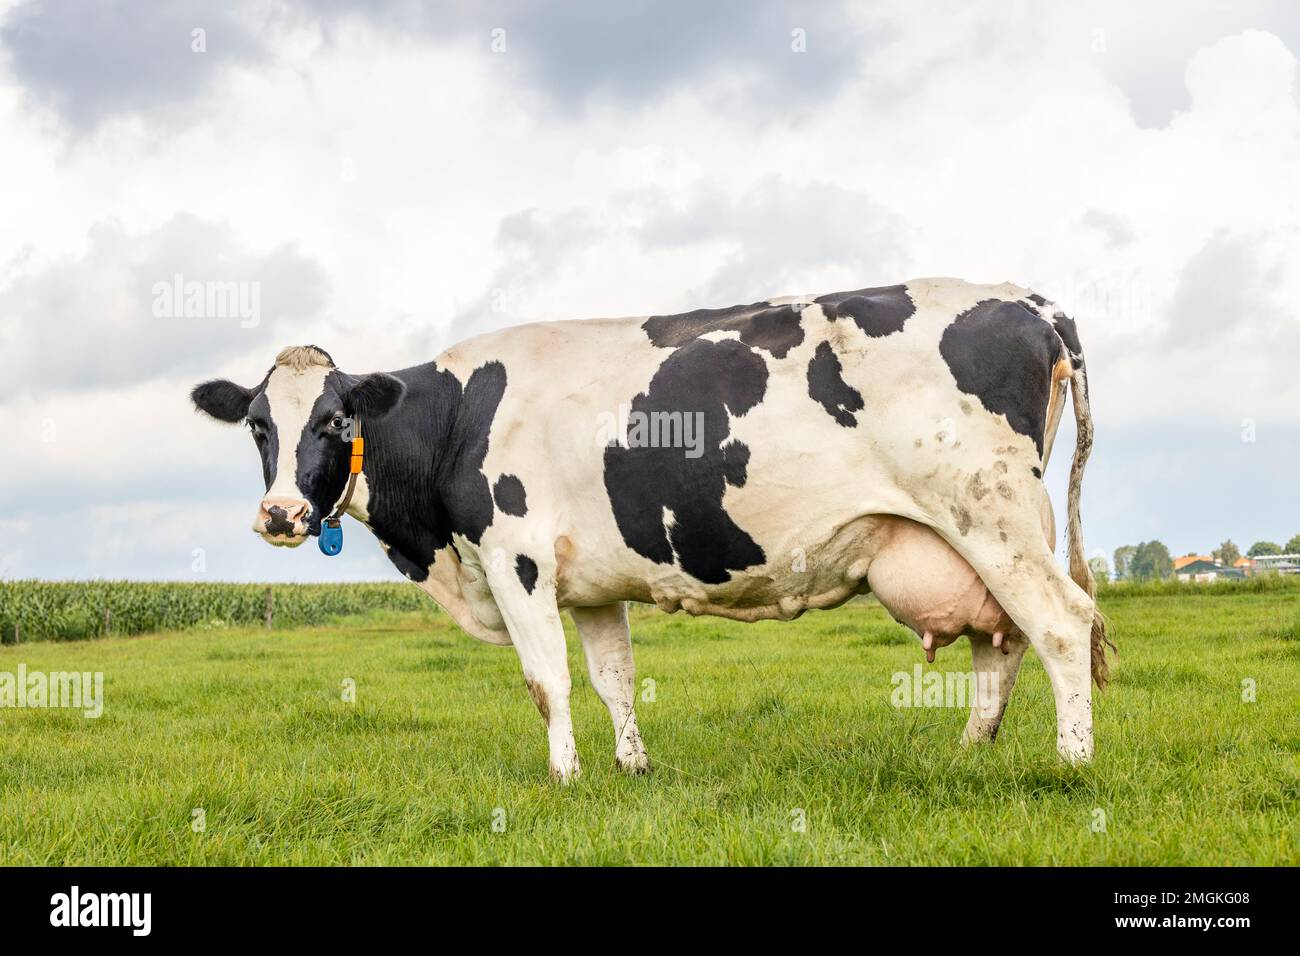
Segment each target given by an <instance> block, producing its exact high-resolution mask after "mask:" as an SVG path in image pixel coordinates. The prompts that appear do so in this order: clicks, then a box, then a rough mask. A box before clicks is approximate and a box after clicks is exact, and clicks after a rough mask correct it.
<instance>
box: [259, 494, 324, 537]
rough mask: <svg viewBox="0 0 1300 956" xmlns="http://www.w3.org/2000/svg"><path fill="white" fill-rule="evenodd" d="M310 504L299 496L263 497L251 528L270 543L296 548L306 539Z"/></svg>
mask: <svg viewBox="0 0 1300 956" xmlns="http://www.w3.org/2000/svg"><path fill="white" fill-rule="evenodd" d="M310 518H311V504H310V503H309V502H306V501H303V500H302V499H301V498H263V499H262V505H261V507H260V508H258V510H257V518H256V519H254V521H253V530H254V531H255V532H257V533H258V534H260V535H261V536H262V537H263V538H265V539H266V540H267V541H269V542H270V543H271V544H274V545H279V546H280V547H289V548H296V547H297V546H298V545H300V544H302V543H303V542H304V541H306V540H307V536H308V534H309V531H308V521H309V520H310Z"/></svg>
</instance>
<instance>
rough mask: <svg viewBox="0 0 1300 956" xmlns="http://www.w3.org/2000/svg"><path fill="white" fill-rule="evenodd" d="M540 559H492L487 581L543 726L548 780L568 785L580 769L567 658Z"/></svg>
mask: <svg viewBox="0 0 1300 956" xmlns="http://www.w3.org/2000/svg"><path fill="white" fill-rule="evenodd" d="M540 557H541V556H540V553H539V555H538V559H536V560H535V559H534V557H533V556H532V555H530V554H515V553H511V554H510V555H509V557H508V558H507V559H506V560H496V561H493V562H491V565H490V567H489V569H488V571H487V581H488V587H490V588H491V589H492V597H493V598H494V599H495V601H496V603H497V607H498V608H500V610H501V617H502V619H503V620H504V621H505V624H506V629H507V630H508V631H509V632H510V640H511V642H512V643H513V644H514V647H515V651H516V652H517V653H518V654H519V663H520V664H521V665H522V666H523V671H524V683H525V684H527V686H528V693H529V694H530V695H531V696H532V698H533V703H534V704H536V705H537V711H538V713H540V714H541V715H542V721H543V722H544V723H545V724H546V737H547V743H548V746H549V749H550V767H551V778H552V779H554V780H558V781H560V782H561V783H568V782H569V781H570V780H572V779H573V778H574V777H576V776H577V775H578V773H579V770H580V767H579V766H578V745H577V743H576V741H574V739H573V720H572V718H571V717H570V715H569V690H570V687H571V680H570V677H569V661H568V657H567V655H566V653H565V643H564V625H563V624H562V623H561V621H560V611H559V608H558V607H556V603H555V565H554V562H544V561H543V560H540Z"/></svg>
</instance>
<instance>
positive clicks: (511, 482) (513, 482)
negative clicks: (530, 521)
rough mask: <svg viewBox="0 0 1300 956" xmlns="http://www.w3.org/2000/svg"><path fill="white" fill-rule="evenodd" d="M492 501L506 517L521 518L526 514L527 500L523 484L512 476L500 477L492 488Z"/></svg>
mask: <svg viewBox="0 0 1300 956" xmlns="http://www.w3.org/2000/svg"><path fill="white" fill-rule="evenodd" d="M492 500H494V501H495V502H496V503H497V507H498V508H500V509H501V511H502V512H503V513H505V514H508V515H514V516H515V517H516V518H522V517H523V516H524V515H526V514H528V499H527V496H526V495H525V493H524V483H523V482H522V481H520V480H519V479H518V478H516V477H515V476H514V475H502V476H501V477H500V478H498V479H497V483H496V484H495V485H493V486H492Z"/></svg>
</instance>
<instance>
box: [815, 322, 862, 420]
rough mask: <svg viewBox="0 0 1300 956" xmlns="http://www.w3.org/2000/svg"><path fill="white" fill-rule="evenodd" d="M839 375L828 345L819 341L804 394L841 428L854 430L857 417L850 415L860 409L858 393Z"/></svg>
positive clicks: (834, 356) (838, 368)
mask: <svg viewBox="0 0 1300 956" xmlns="http://www.w3.org/2000/svg"><path fill="white" fill-rule="evenodd" d="M843 372H844V367H843V366H842V365H840V359H839V356H837V355H836V354H835V350H834V349H833V348H831V344H830V343H829V342H822V343H821V344H820V345H818V346H817V353H816V354H815V355H814V356H813V357H812V360H811V361H810V362H809V363H808V395H809V397H811V398H812V400H813V401H814V402H819V403H820V404H821V406H822V407H823V408H825V409H826V414H828V415H830V417H831V418H833V419H835V420H836V421H837V422H839V423H840V424H841V425H843V426H844V427H845V428H856V427H857V425H858V418H857V416H856V415H854V414H853V413H854V412H857V411H861V410H862V406H863V402H862V393H861V392H859V391H858V390H857V389H856V388H854V387H853V386H851V385H850V384H849V383H848V382H846V381H844V376H843Z"/></svg>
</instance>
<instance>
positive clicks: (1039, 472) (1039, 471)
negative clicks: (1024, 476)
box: [1029, 465, 1043, 478]
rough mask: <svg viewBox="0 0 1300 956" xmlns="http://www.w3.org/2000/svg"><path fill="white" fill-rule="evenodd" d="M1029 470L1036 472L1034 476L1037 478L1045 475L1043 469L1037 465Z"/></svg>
mask: <svg viewBox="0 0 1300 956" xmlns="http://www.w3.org/2000/svg"><path fill="white" fill-rule="evenodd" d="M1029 470H1030V471H1032V472H1033V473H1034V477H1035V478H1041V477H1043V472H1042V469H1040V468H1039V467H1038V466H1037V465H1034V467H1033V468H1030V469H1029Z"/></svg>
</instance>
